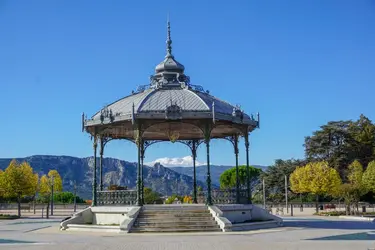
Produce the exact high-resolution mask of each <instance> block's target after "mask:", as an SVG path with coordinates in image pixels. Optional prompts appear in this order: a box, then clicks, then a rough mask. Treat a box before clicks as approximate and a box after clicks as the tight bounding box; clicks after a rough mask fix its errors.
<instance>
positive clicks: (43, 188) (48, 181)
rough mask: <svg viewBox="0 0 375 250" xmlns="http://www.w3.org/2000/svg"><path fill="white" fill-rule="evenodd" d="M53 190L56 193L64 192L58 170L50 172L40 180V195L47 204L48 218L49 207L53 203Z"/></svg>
mask: <svg viewBox="0 0 375 250" xmlns="http://www.w3.org/2000/svg"><path fill="white" fill-rule="evenodd" d="M52 187H53V190H54V191H56V192H61V191H62V180H61V177H60V174H59V173H58V172H57V170H50V171H49V172H48V174H47V175H43V176H42V177H41V178H40V189H39V193H40V195H41V196H42V197H41V198H42V200H44V201H45V202H47V216H48V214H49V205H50V201H51V194H52Z"/></svg>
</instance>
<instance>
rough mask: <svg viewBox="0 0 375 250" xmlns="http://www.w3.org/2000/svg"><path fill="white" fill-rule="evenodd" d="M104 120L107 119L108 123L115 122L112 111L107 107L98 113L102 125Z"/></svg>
mask: <svg viewBox="0 0 375 250" xmlns="http://www.w3.org/2000/svg"><path fill="white" fill-rule="evenodd" d="M106 118H109V120H110V122H113V121H114V120H115V116H114V115H113V113H112V109H108V107H107V106H106V107H104V108H103V109H102V110H101V111H100V121H101V122H102V123H103V122H104V119H106Z"/></svg>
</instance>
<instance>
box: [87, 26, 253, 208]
mask: <svg viewBox="0 0 375 250" xmlns="http://www.w3.org/2000/svg"><path fill="white" fill-rule="evenodd" d="M167 34H168V35H167V41H166V44H167V53H166V56H165V58H164V60H163V61H162V62H161V63H159V64H158V65H157V66H156V68H155V74H154V75H152V76H151V77H150V83H149V84H148V85H144V86H140V87H138V89H137V90H136V91H133V92H132V93H131V95H129V96H126V97H124V98H122V99H120V100H117V101H115V102H113V103H112V104H110V105H107V106H106V107H104V108H103V109H101V110H100V111H99V112H97V113H96V114H94V115H93V116H92V117H91V118H90V119H87V118H85V115H84V114H83V115H82V130H83V131H86V132H87V133H89V134H90V135H91V136H92V138H93V148H94V158H93V161H94V171H93V199H92V205H93V206H95V205H100V204H106V200H112V201H113V200H117V203H119V204H132V205H138V206H142V205H143V203H144V202H143V189H144V184H143V168H144V166H143V160H144V157H145V151H146V149H147V148H148V147H149V146H150V145H152V144H154V143H157V142H164V141H170V142H172V143H175V142H179V143H183V144H185V145H187V146H188V147H189V148H190V149H191V153H192V158H193V162H194V164H193V167H194V175H193V178H194V189H193V202H194V203H197V202H198V195H197V181H196V171H195V170H196V169H195V161H196V157H197V148H198V146H200V145H202V144H205V146H206V157H207V159H206V162H207V190H206V191H205V196H204V197H205V202H206V204H208V205H211V204H213V203H214V202H215V199H214V198H213V195H215V193H216V191H214V190H211V189H212V185H211V175H210V157H211V155H210V142H211V140H212V139H225V140H229V141H230V142H231V143H232V144H233V147H234V153H235V162H236V168H237V171H236V173H237V176H236V189H235V197H236V198H235V199H236V203H244V202H243V201H242V200H241V197H243V196H245V203H251V187H250V168H249V146H250V143H249V134H250V133H251V132H252V131H253V130H254V129H256V128H259V113H258V114H257V115H256V118H254V117H253V115H247V114H246V113H245V112H244V111H243V110H241V109H240V107H239V106H233V105H231V104H229V103H227V102H225V101H223V100H220V99H218V98H216V97H215V96H213V95H211V94H210V93H209V91H205V90H204V89H203V87H201V86H198V85H193V84H192V83H191V82H190V78H189V76H187V75H186V74H185V67H184V66H183V65H182V64H181V63H179V62H178V61H177V60H176V59H175V57H174V56H173V54H172V40H171V33H170V23H169V22H168V29H167ZM240 137H243V138H244V142H245V149H246V166H247V186H246V187H247V188H246V190H240V180H239V174H238V153H239V152H238V143H239V139H240ZM120 139H125V140H129V141H132V142H134V143H135V144H136V146H137V149H138V150H137V151H138V152H137V155H138V165H137V166H138V168H137V187H136V190H126V191H124V192H109V191H104V190H103V164H102V163H103V161H102V160H103V154H104V148H105V146H106V144H107V143H108V142H109V141H111V140H120ZM98 146H99V164H97V148H98ZM97 165H99V190H98V187H97ZM243 193H244V194H243Z"/></svg>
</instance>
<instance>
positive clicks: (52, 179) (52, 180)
mask: <svg viewBox="0 0 375 250" xmlns="http://www.w3.org/2000/svg"><path fill="white" fill-rule="evenodd" d="M51 182H52V183H51V215H53V185H54V182H55V179H54V176H52V177H51Z"/></svg>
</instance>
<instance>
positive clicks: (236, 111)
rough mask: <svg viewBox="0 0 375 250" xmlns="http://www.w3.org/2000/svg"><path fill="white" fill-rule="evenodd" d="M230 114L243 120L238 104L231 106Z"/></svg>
mask: <svg viewBox="0 0 375 250" xmlns="http://www.w3.org/2000/svg"><path fill="white" fill-rule="evenodd" d="M232 116H233V117H239V118H240V119H241V121H243V111H242V110H241V109H240V107H238V106H236V107H234V108H233V112H232Z"/></svg>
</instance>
